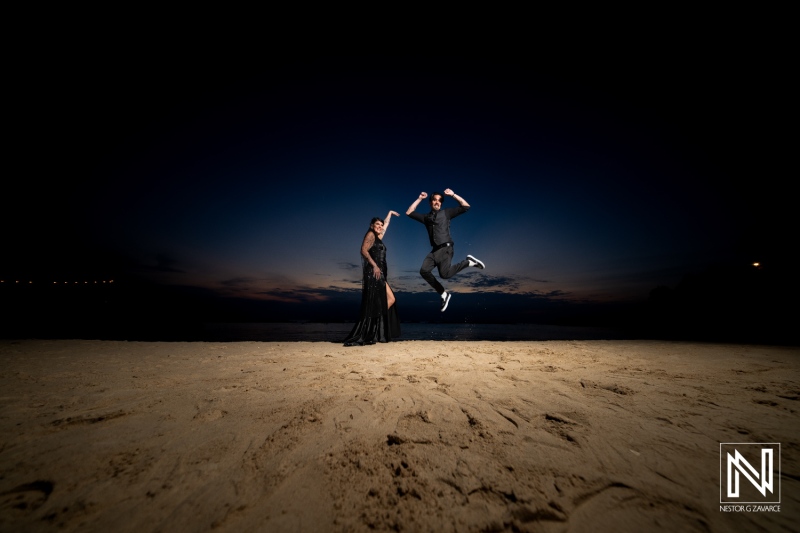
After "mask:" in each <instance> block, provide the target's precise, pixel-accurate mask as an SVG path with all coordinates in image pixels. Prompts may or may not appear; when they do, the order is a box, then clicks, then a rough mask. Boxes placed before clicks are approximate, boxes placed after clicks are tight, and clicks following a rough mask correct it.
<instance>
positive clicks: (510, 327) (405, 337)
mask: <svg viewBox="0 0 800 533" xmlns="http://www.w3.org/2000/svg"><path fill="white" fill-rule="evenodd" d="M352 327H353V324H349V323H347V324H344V323H312V322H309V323H210V324H204V325H203V332H202V338H203V340H205V341H209V342H235V341H310V342H341V341H342V340H343V339H344V338H345V337H346V336H347V334H348V333H350V330H351V329H352ZM623 338H626V337H625V336H624V335H623V334H622V333H620V332H618V331H615V330H612V329H608V328H600V327H578V326H552V325H544V324H419V323H408V324H406V323H404V324H402V335H401V337H400V339H398V340H399V341H421V340H441V341H479V340H487V341H544V340H611V339H623Z"/></svg>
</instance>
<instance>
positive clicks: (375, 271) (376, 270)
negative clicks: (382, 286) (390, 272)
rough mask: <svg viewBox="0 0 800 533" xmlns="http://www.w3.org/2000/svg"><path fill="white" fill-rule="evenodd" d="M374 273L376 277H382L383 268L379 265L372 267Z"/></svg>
mask: <svg viewBox="0 0 800 533" xmlns="http://www.w3.org/2000/svg"><path fill="white" fill-rule="evenodd" d="M372 275H373V276H375V279H381V269H380V268H379V267H378V265H375V266H374V267H372Z"/></svg>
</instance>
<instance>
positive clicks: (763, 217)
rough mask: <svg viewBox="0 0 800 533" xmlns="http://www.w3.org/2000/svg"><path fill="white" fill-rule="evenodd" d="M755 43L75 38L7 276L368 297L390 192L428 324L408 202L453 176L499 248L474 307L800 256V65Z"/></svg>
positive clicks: (396, 252) (18, 188)
mask: <svg viewBox="0 0 800 533" xmlns="http://www.w3.org/2000/svg"><path fill="white" fill-rule="evenodd" d="M746 44H747V43H741V46H709V47H706V48H692V47H687V48H685V49H682V50H681V49H677V48H676V47H674V46H662V47H658V48H653V49H650V50H646V51H645V50H637V49H631V50H628V53H627V54H609V53H604V52H603V51H592V50H591V49H589V50H587V51H585V52H584V53H582V54H579V55H576V56H566V55H565V56H563V57H562V56H559V57H546V58H545V57H543V56H542V55H539V54H537V53H534V52H531V53H530V54H525V53H521V52H520V53H516V54H514V55H508V54H486V55H482V56H476V57H470V58H467V57H465V56H435V55H434V56H427V57H413V56H379V55H374V56H323V57H314V58H311V57H295V58H291V59H287V58H278V57H273V56H270V55H262V56H256V55H252V56H248V57H244V56H241V55H238V56H236V59H235V60H234V59H232V58H231V56H227V57H226V56H223V57H217V58H210V57H207V56H205V55H203V54H199V53H198V54H196V55H195V54H193V53H191V52H187V51H185V50H183V51H181V52H178V51H175V50H173V51H164V50H159V51H155V50H151V51H147V50H143V49H139V48H126V49H120V50H119V51H118V52H119V53H117V54H114V60H113V61H108V60H107V57H108V56H105V55H104V56H101V55H97V54H95V55H93V54H70V51H69V49H68V50H66V51H61V52H59V51H54V52H53V53H52V54H51V55H49V56H48V57H46V58H43V60H42V61H41V62H39V63H37V65H36V66H35V67H34V66H33V65H28V66H27V67H26V72H29V73H32V72H34V71H35V75H33V76H29V77H25V78H24V80H23V81H20V83H19V86H18V89H19V93H20V95H21V100H20V101H21V102H23V103H24V105H23V106H22V108H21V110H22V111H23V115H24V120H22V121H21V122H20V123H19V124H17V130H18V133H19V136H18V140H17V141H16V143H15V144H14V145H13V148H14V149H15V151H16V152H17V155H19V156H21V157H23V158H24V159H25V164H24V165H23V167H22V168H23V170H22V171H21V172H20V173H19V174H18V176H17V177H16V178H14V179H13V180H12V181H13V183H12V184H10V185H9V186H8V187H7V192H8V194H7V196H6V197H5V199H4V200H5V203H6V205H7V208H8V209H6V211H5V213H4V226H5V228H6V231H7V235H10V236H9V237H8V240H7V242H8V243H9V244H8V245H7V246H6V250H7V251H10V253H9V258H8V259H7V260H6V261H4V263H5V264H4V269H5V272H4V273H3V275H4V277H9V278H10V277H18V278H23V279H25V278H29V279H32V280H37V282H42V283H48V282H49V280H51V279H52V280H60V279H62V278H64V279H67V278H69V279H72V278H75V279H84V278H91V277H98V276H105V277H110V276H115V277H117V278H118V279H121V280H125V279H130V278H136V279H146V280H148V281H151V282H154V283H157V284H161V285H167V286H181V287H188V288H195V289H198V290H202V291H203V292H204V293H205V294H213V295H218V296H224V297H233V298H243V299H248V300H253V301H255V302H256V304H257V303H258V302H259V301H268V302H270V303H269V304H268V306H267V304H265V307H263V309H269V310H270V311H269V312H268V313H267V314H268V315H269V316H272V317H273V318H275V319H279V318H281V314H282V311H281V309H282V307H281V305H285V306H286V307H285V309H289V308H292V309H296V308H297V307H298V306H308V308H309V309H315V308H317V309H320V308H324V309H330V312H331V313H332V316H331V317H330V319H331V320H336V319H337V318H340V317H341V316H342V315H341V314H339V315H338V316H337V313H341V310H342V309H347V313H349V314H348V315H347V317H349V316H350V315H355V314H356V313H357V303H356V304H354V303H353V302H354V301H356V300H354V297H355V295H357V294H358V291H359V290H360V273H359V268H360V267H359V246H360V243H361V239H362V237H363V235H364V232H365V230H366V229H367V225H368V223H369V220H370V218H371V217H373V216H381V217H382V216H384V215H385V214H386V213H387V211H388V210H390V209H391V210H395V211H398V212H400V213H401V215H402V216H401V217H400V218H398V219H394V220H392V222H391V226H390V228H389V230H388V233H387V237H386V244H387V246H388V249H389V268H390V275H389V279H390V282H391V283H392V285H393V286H394V287H395V290H396V292H397V293H398V298H399V302H400V304H401V305H402V304H403V302H404V299H405V300H407V301H408V302H409V305H408V306H407V307H408V309H409V311H408V313H410V314H406V315H404V316H402V319H403V320H404V321H414V320H415V319H416V318H417V317H415V316H412V315H413V313H414V312H415V311H413V310H415V309H417V308H418V307H417V306H418V305H422V306H424V305H425V302H428V303H429V304H430V305H431V306H433V307H435V306H436V305H437V304H436V301H435V296H436V295H435V293H433V291H432V290H431V289H430V288H429V287H428V286H427V285H426V284H425V283H424V281H423V280H422V279H421V278H420V276H419V274H418V269H419V266H420V264H421V262H422V259H423V257H424V256H425V254H426V253H427V251H428V249H429V247H428V244H427V237H426V234H425V231H424V228H423V227H422V226H421V225H420V224H418V223H417V222H414V221H412V220H411V219H409V218H407V217H406V216H405V215H404V212H405V210H406V208H407V207H408V206H409V205H410V204H411V202H413V201H414V199H415V198H416V197H417V195H418V194H419V192H420V191H427V192H429V193H430V192H432V191H434V190H443V189H445V188H447V187H450V188H452V189H453V190H454V191H455V192H456V193H458V194H459V195H461V196H462V197H464V198H465V199H466V200H467V201H468V202H469V203H470V204H472V209H471V210H470V211H469V213H467V214H465V215H463V216H462V217H460V218H458V219H456V220H455V221H454V222H453V227H452V233H453V236H454V239H455V241H456V257H457V258H461V257H463V256H464V255H466V254H467V253H471V254H474V255H476V256H477V257H479V258H481V259H482V260H484V261H485V262H486V264H487V269H486V270H485V271H478V270H475V269H470V270H468V271H465V272H462V273H461V274H459V275H458V276H456V277H455V278H453V279H451V280H449V281H448V282H447V283H446V286H447V287H449V288H450V289H452V290H453V291H454V292H455V293H456V294H461V295H462V296H465V295H466V294H467V293H472V294H473V296H472V297H470V298H467V299H462V301H464V302H465V303H466V304H467V305H471V306H472V307H471V308H470V309H468V310H467V309H461V310H460V311H459V312H461V313H467V314H468V315H469V316H470V317H473V319H474V320H476V321H481V320H482V319H481V317H482V316H483V315H486V317H489V316H492V315H493V314H494V313H497V312H500V311H502V310H503V308H504V305H509V304H508V302H511V301H512V300H513V302H515V303H514V304H513V305H514V308H515V309H517V308H519V309H524V308H525V306H526V302H527V303H528V304H530V306H531V307H532V308H533V307H536V306H541V304H542V303H543V302H549V303H551V304H553V305H556V306H563V305H569V304H586V303H596V304H608V303H620V302H637V301H644V300H646V299H647V298H648V295H649V294H650V291H651V290H652V289H653V288H655V287H657V286H660V285H666V286H670V287H674V286H676V285H677V284H678V283H679V282H680V281H681V280H682V279H684V278H685V276H687V275H690V274H693V273H698V272H703V271H706V270H708V269H709V268H712V267H714V268H717V267H723V266H725V265H728V266H736V265H749V264H751V263H752V262H754V261H760V262H762V263H763V264H764V265H765V266H764V267H765V268H773V267H774V266H775V265H783V266H781V268H788V267H787V266H786V264H787V261H788V259H789V257H790V256H791V254H790V253H788V252H787V251H786V248H787V247H788V246H789V244H790V243H791V242H793V240H796V238H794V237H790V235H791V230H793V229H794V226H796V223H794V222H790V216H789V213H790V212H791V210H790V208H789V206H790V204H789V201H790V200H789V194H788V190H787V189H786V188H785V187H786V185H785V184H786V179H787V178H788V177H789V176H791V175H793V174H796V172H795V171H794V170H792V169H790V168H787V167H786V166H785V161H786V160H787V156H786V153H787V152H788V146H789V142H788V139H787V138H786V137H785V134H784V133H783V131H782V129H781V127H780V126H781V123H782V122H783V121H784V120H785V119H784V118H782V117H784V116H785V115H786V113H787V111H788V109H787V107H786V106H787V105H788V102H789V99H788V94H789V85H788V73H784V72H783V71H782V70H779V69H777V68H775V61H773V60H772V59H774V58H770V57H766V56H764V55H763V54H759V53H757V51H753V50H751V52H750V53H745V51H746V50H747V49H748V47H747V46H746ZM792 179H793V178H792ZM454 205H456V202H455V201H454V200H452V199H448V200H447V201H446V202H445V207H447V206H454ZM426 209H427V205H426V204H425V203H423V204H422V205H421V207H420V210H426ZM481 294H484V295H487V297H486V298H485V299H483V300H482V299H480V298H479V297H478V296H474V295H481ZM489 295H491V297H489ZM336 302H340V303H342V306H339V307H337V306H336V305H334V304H335V303H336ZM410 302H415V303H414V304H413V305H411V304H410ZM467 302H468V303H467ZM476 302H479V303H476ZM504 302H506V303H504ZM453 303H454V304H456V305H455V306H454V307H457V306H458V299H454V300H453ZM154 304H156V305H157V303H154ZM256 307H257V305H256ZM420 308H421V307H420ZM309 316H316V315H313V313H310V314H309ZM459 316H460V315H459ZM347 317H346V318H347ZM484 318H485V317H484Z"/></svg>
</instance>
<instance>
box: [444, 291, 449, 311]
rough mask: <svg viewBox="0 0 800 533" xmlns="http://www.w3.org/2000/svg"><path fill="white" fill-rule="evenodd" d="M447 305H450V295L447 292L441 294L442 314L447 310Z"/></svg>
mask: <svg viewBox="0 0 800 533" xmlns="http://www.w3.org/2000/svg"><path fill="white" fill-rule="evenodd" d="M449 303H450V293H449V292H444V293H442V313H444V310H445V309H447V304H449Z"/></svg>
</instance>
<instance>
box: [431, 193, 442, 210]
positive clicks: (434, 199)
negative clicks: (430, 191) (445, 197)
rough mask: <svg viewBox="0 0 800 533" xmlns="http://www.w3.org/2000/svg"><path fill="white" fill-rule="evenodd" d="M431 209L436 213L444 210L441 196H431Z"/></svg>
mask: <svg viewBox="0 0 800 533" xmlns="http://www.w3.org/2000/svg"><path fill="white" fill-rule="evenodd" d="M431 208H432V209H433V210H434V211H438V210H439V209H441V208H442V197H441V196H439V195H438V194H434V195H433V196H431Z"/></svg>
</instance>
